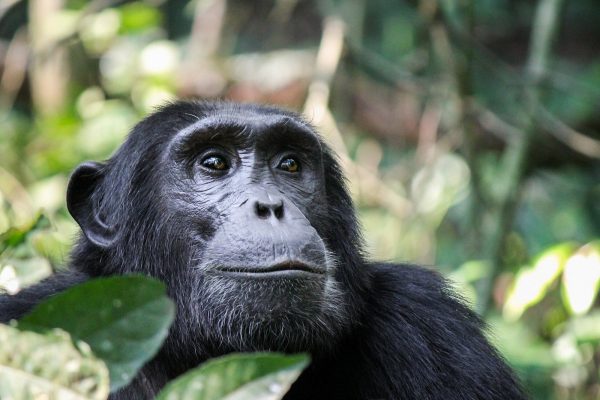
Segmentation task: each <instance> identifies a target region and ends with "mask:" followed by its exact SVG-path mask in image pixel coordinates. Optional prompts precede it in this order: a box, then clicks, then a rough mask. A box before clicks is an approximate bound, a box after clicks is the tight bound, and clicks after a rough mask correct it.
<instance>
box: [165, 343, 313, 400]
mask: <svg viewBox="0 0 600 400" xmlns="http://www.w3.org/2000/svg"><path fill="white" fill-rule="evenodd" d="M307 364H308V357H307V356H303V355H297V356H286V355H283V354H276V353H255V354H232V355H229V356H224V357H221V358H218V359H214V360H212V361H208V362H206V363H205V364H203V365H202V366H200V367H198V368H196V369H194V370H192V371H190V372H187V373H186V374H184V375H182V376H181V377H179V378H177V379H176V380H174V381H173V382H171V383H169V384H168V385H167V386H166V387H165V388H164V389H163V390H162V391H161V393H160V394H159V396H158V400H194V399H203V400H220V399H223V400H234V399H235V400H244V399H256V400H277V399H281V398H282V397H283V395H284V394H285V393H286V392H287V391H288V390H289V388H290V386H291V385H292V383H293V382H294V381H295V380H296V379H297V378H298V376H299V375H300V373H301V372H302V370H303V369H304V368H305V367H306V366H307Z"/></svg>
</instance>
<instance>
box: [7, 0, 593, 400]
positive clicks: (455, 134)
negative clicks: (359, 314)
mask: <svg viewBox="0 0 600 400" xmlns="http://www.w3.org/2000/svg"><path fill="white" fill-rule="evenodd" d="M180 97H193V98H201V99H202V98H206V99H213V98H223V99H231V100H236V101H244V102H248V101H250V102H259V103H269V104H276V105H281V106H284V107H288V108H291V109H294V110H297V111H300V112H303V113H304V114H305V116H306V118H307V119H308V120H310V121H311V122H312V123H313V124H314V125H315V126H317V127H318V129H319V130H320V131H321V133H322V134H323V135H324V137H326V139H327V140H328V141H329V143H330V144H331V146H332V147H333V148H334V149H335V150H336V151H337V153H338V154H339V156H340V159H341V161H342V164H343V165H344V168H345V170H346V174H347V176H348V178H349V183H350V187H351V189H352V193H353V195H354V198H355V201H356V205H357V207H358V210H359V213H360V218H361V223H362V225H363V228H364V233H365V235H364V236H365V240H366V242H367V244H368V248H369V250H370V251H371V254H372V255H373V257H374V258H378V259H387V260H396V261H408V262H415V263H421V264H425V265H430V266H432V268H438V269H439V270H440V271H442V273H444V274H445V275H446V276H447V277H449V278H450V279H452V280H453V281H454V282H455V283H456V287H457V290H459V291H460V292H461V293H462V294H463V296H464V297H465V299H466V300H467V301H469V302H470V304H472V306H473V307H474V308H475V309H476V310H477V311H478V312H480V313H481V314H482V315H484V317H485V318H486V320H487V321H488V322H489V323H490V325H491V326H492V328H493V330H494V334H493V337H492V340H493V341H494V342H495V343H497V344H498V346H500V348H501V349H502V351H503V353H504V355H505V356H506V358H507V359H508V361H509V362H510V363H511V364H512V365H513V366H514V367H515V368H516V369H517V370H518V372H519V374H520V376H521V377H522V379H523V380H524V382H525V385H526V387H527V389H528V390H529V391H530V392H531V393H532V395H533V398H535V399H600V300H599V298H598V297H599V296H598V290H599V288H600V3H599V2H598V0H570V1H566V0H536V1H520V0H485V1H475V0H414V1H384V0H375V1H373V0H371V1H367V0H349V1H341V0H338V1H333V0H330V1H328V0H315V1H299V0H271V1H268V0H260V1H252V2H250V1H242V0H229V1H225V0H199V1H186V0H172V1H161V0H148V1H110V0H94V1H83V0H70V1H69V0H30V1H19V0H3V1H0V291H7V292H9V293H14V292H16V291H18V290H20V289H21V288H22V287H24V286H27V285H30V284H32V283H34V282H37V281H39V280H40V279H42V278H44V277H45V276H47V275H49V274H51V273H52V271H53V270H57V269H60V268H62V267H63V266H64V264H65V260H66V257H67V255H68V252H69V248H70V246H71V244H72V241H73V239H74V237H75V234H76V232H77V227H76V225H75V223H74V222H73V220H72V219H71V218H70V217H69V215H68V213H67V212H66V209H65V201H64V194H65V190H66V183H67V180H68V175H69V172H70V171H71V170H72V169H73V168H74V167H75V166H76V165H77V164H78V163H80V162H81V161H84V160H90V159H93V160H101V159H105V158H107V157H109V156H110V154H111V153H112V152H113V151H114V150H115V149H116V148H117V147H118V146H119V144H120V143H121V142H122V140H123V138H124V137H125V135H126V134H127V132H128V130H129V129H130V128H131V127H132V126H133V124H134V123H135V122H136V121H138V120H139V119H140V118H141V117H143V116H144V115H146V114H147V113H149V112H151V111H152V110H153V108H154V107H156V106H157V105H160V104H163V103H164V102H166V101H169V100H171V99H175V98H180Z"/></svg>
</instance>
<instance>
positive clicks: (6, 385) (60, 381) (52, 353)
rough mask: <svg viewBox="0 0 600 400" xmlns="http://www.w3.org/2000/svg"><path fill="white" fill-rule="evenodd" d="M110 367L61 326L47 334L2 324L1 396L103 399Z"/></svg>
mask: <svg viewBox="0 0 600 400" xmlns="http://www.w3.org/2000/svg"><path fill="white" fill-rule="evenodd" d="M108 390H109V388H108V370H107V368H106V365H104V363H103V362H102V361H100V360H98V359H96V358H95V357H94V355H93V354H92V352H91V351H90V349H89V347H88V346H87V345H83V346H80V349H76V348H75V346H74V345H73V343H72V342H71V339H70V337H69V335H68V334H67V333H66V332H64V331H60V330H55V331H52V332H50V333H48V334H46V335H41V334H38V333H33V332H22V331H19V330H18V329H15V328H13V327H10V326H7V325H2V324H0V399H15V400H20V399H23V400H25V399H42V398H44V399H65V400H84V399H87V400H96V399H97V400H100V399H102V400H103V399H106V397H107V396H108Z"/></svg>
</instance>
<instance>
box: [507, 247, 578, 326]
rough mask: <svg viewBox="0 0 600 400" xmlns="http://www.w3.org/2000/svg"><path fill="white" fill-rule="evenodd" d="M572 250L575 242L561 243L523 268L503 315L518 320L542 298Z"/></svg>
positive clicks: (511, 290) (508, 298)
mask: <svg viewBox="0 0 600 400" xmlns="http://www.w3.org/2000/svg"><path fill="white" fill-rule="evenodd" d="M572 252H573V244H571V243H563V244H559V245H556V246H553V247H551V248H550V249H548V250H546V251H544V252H542V254H540V255H539V256H538V257H537V259H536V261H535V263H534V264H533V266H531V267H524V268H522V269H521V270H520V271H519V272H518V274H517V276H516V278H515V281H514V283H513V286H512V287H511V289H510V290H509V292H508V297H507V299H506V302H505V303H504V308H503V310H502V312H503V316H504V317H505V318H507V319H508V320H516V319H518V318H519V317H520V316H521V315H522V314H523V312H525V310H527V309H528V308H529V307H531V306H533V305H534V304H537V303H538V302H539V301H540V300H542V299H543V298H544V296H545V295H546V293H547V291H548V289H549V288H550V286H551V285H552V284H553V283H554V282H555V281H556V280H557V278H558V277H559V275H560V273H561V272H562V270H563V268H564V266H565V262H566V261H567V259H568V257H569V256H570V255H571V254H572Z"/></svg>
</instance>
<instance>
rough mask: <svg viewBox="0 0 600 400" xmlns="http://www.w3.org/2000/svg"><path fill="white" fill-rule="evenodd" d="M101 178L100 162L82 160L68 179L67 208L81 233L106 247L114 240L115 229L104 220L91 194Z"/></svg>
mask: <svg viewBox="0 0 600 400" xmlns="http://www.w3.org/2000/svg"><path fill="white" fill-rule="evenodd" d="M102 179H104V169H103V165H102V164H100V163H97V162H84V163H83V164H81V165H79V166H78V167H77V168H76V169H75V171H73V174H72V175H71V179H70V180H69V186H68V188H67V208H68V210H69V213H71V215H72V216H73V218H74V219H75V221H77V223H78V224H79V226H80V227H81V230H82V231H83V234H84V235H85V236H86V237H87V238H88V239H89V240H90V241H91V242H92V243H94V244H95V245H97V246H99V247H102V248H106V247H109V246H110V245H111V244H112V243H113V242H114V240H115V236H116V235H115V229H114V227H111V226H109V225H108V224H107V223H106V221H104V219H103V216H102V215H101V214H100V212H99V210H98V209H97V204H96V203H95V202H94V201H92V197H93V196H92V195H93V194H94V192H95V191H96V189H97V187H98V184H99V183H100V182H101V181H102Z"/></svg>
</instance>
